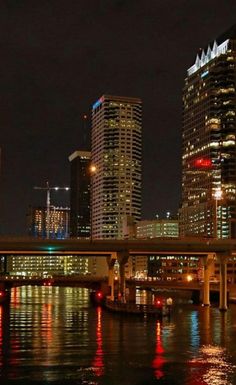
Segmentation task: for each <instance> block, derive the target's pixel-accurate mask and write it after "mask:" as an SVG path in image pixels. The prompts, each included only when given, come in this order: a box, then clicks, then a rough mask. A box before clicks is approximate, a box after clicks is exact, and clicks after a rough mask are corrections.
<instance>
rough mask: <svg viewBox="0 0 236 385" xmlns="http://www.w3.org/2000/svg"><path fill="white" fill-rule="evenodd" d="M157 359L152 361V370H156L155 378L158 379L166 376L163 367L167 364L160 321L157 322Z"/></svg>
mask: <svg viewBox="0 0 236 385" xmlns="http://www.w3.org/2000/svg"><path fill="white" fill-rule="evenodd" d="M155 353H156V355H155V357H154V359H153V361H152V368H153V369H154V373H155V377H156V378H157V379H159V378H161V377H163V376H164V372H163V370H162V366H163V364H164V363H165V359H164V358H163V353H164V348H163V346H162V341H161V324H160V321H157V324H156V350H155Z"/></svg>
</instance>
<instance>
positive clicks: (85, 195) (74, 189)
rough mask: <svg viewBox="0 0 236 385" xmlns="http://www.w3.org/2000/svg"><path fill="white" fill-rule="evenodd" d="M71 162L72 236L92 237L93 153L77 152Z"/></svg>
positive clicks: (70, 158)
mask: <svg viewBox="0 0 236 385" xmlns="http://www.w3.org/2000/svg"><path fill="white" fill-rule="evenodd" d="M69 161H70V236H71V237H76V238H89V236H90V162H91V152H89V151H75V152H73V154H71V155H70V156H69Z"/></svg>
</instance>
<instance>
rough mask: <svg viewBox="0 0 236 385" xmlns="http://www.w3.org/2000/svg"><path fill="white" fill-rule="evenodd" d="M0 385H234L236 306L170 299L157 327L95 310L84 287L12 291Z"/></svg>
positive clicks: (2, 335)
mask: <svg viewBox="0 0 236 385" xmlns="http://www.w3.org/2000/svg"><path fill="white" fill-rule="evenodd" d="M0 384H17V385H32V384H43V385H46V384H63V385H64V384H66V385H67V384H68V385H69V384H70V385H75V384H83V385H84V384H87V385H98V384H107V385H154V384H169V385H177V384H178V385H205V384H207V385H208V384H209V385H230V384H231V385H235V384H236V305H231V306H230V308H229V310H228V311H227V312H225V313H221V312H219V310H218V308H217V307H210V308H203V307H201V306H195V305H192V304H189V303H188V301H182V300H179V301H178V299H177V298H175V304H174V306H173V311H172V315H171V317H170V319H163V320H162V321H159V320H157V319H155V318H140V317H139V316H134V315H133V316H127V315H122V316H121V315H118V314H113V313H110V312H108V311H106V310H104V309H102V308H101V307H97V308H96V307H93V306H91V304H90V302H89V293H88V290H87V289H81V288H70V287H37V286H32V287H31V286H25V287H19V288H14V289H12V293H11V303H10V305H9V306H6V305H4V306H1V307H0Z"/></svg>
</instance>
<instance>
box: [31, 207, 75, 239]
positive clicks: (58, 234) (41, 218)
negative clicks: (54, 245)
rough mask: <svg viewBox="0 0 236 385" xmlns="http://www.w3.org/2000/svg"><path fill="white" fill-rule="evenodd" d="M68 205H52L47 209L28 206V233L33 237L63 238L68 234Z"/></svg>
mask: <svg viewBox="0 0 236 385" xmlns="http://www.w3.org/2000/svg"><path fill="white" fill-rule="evenodd" d="M69 216H70V209H69V208H68V207H55V206H52V207H51V208H50V211H49V221H48V211H47V208H46V207H30V210H29V213H28V215H27V218H28V229H29V235H31V236H33V237H40V238H46V237H47V235H48V234H49V238H55V239H64V238H68V235H69Z"/></svg>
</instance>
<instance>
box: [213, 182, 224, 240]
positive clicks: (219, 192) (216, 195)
mask: <svg viewBox="0 0 236 385" xmlns="http://www.w3.org/2000/svg"><path fill="white" fill-rule="evenodd" d="M222 195H223V191H222V190H221V188H220V187H219V188H217V189H216V190H215V193H214V199H215V226H214V230H215V231H214V232H215V238H216V239H217V238H218V231H217V230H218V213H217V212H218V201H219V200H221V199H222Z"/></svg>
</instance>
